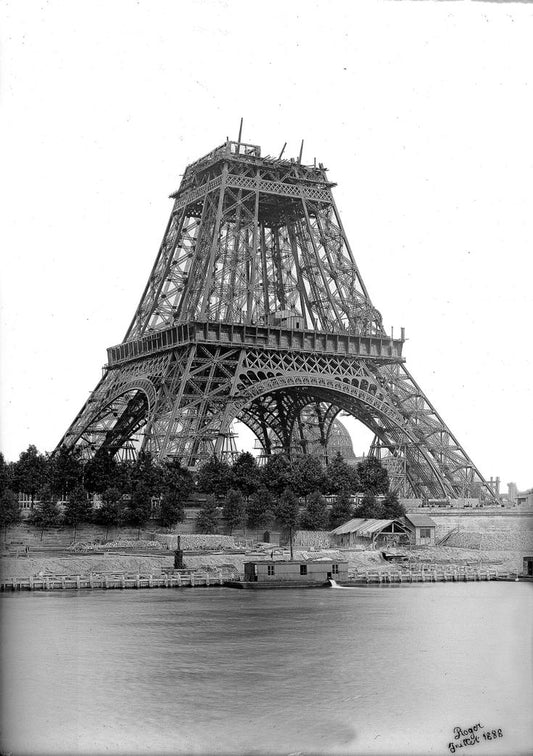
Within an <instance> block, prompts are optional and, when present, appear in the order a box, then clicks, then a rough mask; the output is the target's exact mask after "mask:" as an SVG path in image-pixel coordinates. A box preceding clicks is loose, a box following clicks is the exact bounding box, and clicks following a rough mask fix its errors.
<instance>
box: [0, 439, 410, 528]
mask: <svg viewBox="0 0 533 756" xmlns="http://www.w3.org/2000/svg"><path fill="white" fill-rule="evenodd" d="M19 492H24V494H26V496H27V497H29V498H30V502H31V506H30V514H29V517H28V522H29V523H30V524H32V525H34V526H36V527H38V528H39V529H41V533H42V532H43V531H44V530H46V529H49V528H54V527H58V526H59V527H61V526H66V527H70V528H73V529H74V531H75V530H76V528H77V526H78V525H80V524H81V523H95V524H98V525H100V526H103V527H105V528H106V529H109V528H114V527H118V526H120V525H129V526H133V527H137V528H139V529H140V528H143V527H144V526H145V525H146V523H147V522H148V521H149V520H151V519H154V517H155V518H156V519H157V520H158V522H159V524H160V525H161V526H162V527H163V528H168V529H169V530H170V529H172V528H174V527H175V526H176V525H177V524H178V523H180V522H182V521H183V519H184V517H185V511H184V510H185V507H186V506H187V504H188V503H189V505H190V504H191V496H192V495H193V494H195V493H197V494H204V495H205V496H204V497H202V500H201V502H200V504H198V503H197V504H196V506H200V511H199V514H198V518H197V521H196V530H197V532H200V533H216V532H218V531H219V529H220V528H221V514H222V520H223V526H224V527H225V529H226V530H227V531H229V532H230V533H231V532H232V531H233V530H235V529H237V528H242V527H249V528H250V529H259V528H272V526H273V525H274V523H277V525H278V526H280V527H283V528H287V529H296V528H298V527H300V528H302V529H305V530H325V529H332V528H335V527H337V525H340V524H341V523H343V522H346V521H347V520H349V519H350V518H351V517H376V518H380V517H390V518H393V517H398V516H400V515H401V514H403V513H404V509H403V507H402V506H401V504H400V503H399V501H398V498H397V496H396V494H394V493H389V478H388V474H387V471H386V470H385V469H384V468H383V467H382V466H381V464H380V462H379V460H377V459H375V458H373V457H367V458H366V459H364V460H363V461H362V462H360V463H359V464H358V465H357V466H356V467H354V466H351V465H348V464H347V463H346V462H345V461H344V460H343V458H342V456H341V455H340V454H337V455H336V456H335V457H334V459H333V460H332V461H331V462H330V463H329V464H328V465H326V466H324V465H323V464H322V462H321V461H320V459H318V458H316V457H311V456H298V457H296V458H294V459H289V458H288V457H286V456H284V455H283V454H278V455H273V456H271V457H269V458H268V460H267V462H266V463H265V464H264V465H262V466H259V465H258V464H257V462H256V460H255V458H254V457H253V456H252V455H251V454H249V453H248V452H244V453H243V454H240V455H239V456H238V457H237V458H236V459H235V461H234V462H233V464H228V463H226V462H224V461H221V460H219V459H216V458H212V459H210V460H208V461H207V462H205V463H204V464H203V465H202V466H201V467H200V468H199V470H198V471H197V472H196V473H195V474H192V473H191V472H190V471H189V470H187V469H185V468H184V467H182V466H181V465H180V464H179V462H177V461H166V462H157V461H156V460H154V459H153V457H152V456H151V455H150V454H148V453H141V454H139V456H138V457H137V459H136V460H135V461H132V462H122V461H118V460H116V459H114V458H113V457H111V456H110V455H109V454H107V453H105V452H99V453H97V454H96V455H95V456H94V457H93V458H92V459H91V460H88V461H84V460H82V459H81V456H80V454H79V452H78V451H77V450H76V449H74V450H72V451H68V452H67V451H66V450H65V449H61V450H60V451H59V452H57V453H56V454H54V455H50V454H41V453H39V452H38V450H37V449H36V447H35V446H29V447H28V449H27V450H26V451H24V452H22V453H21V454H20V457H19V459H18V460H17V461H16V462H6V461H5V460H4V457H3V456H2V454H0V526H1V527H3V528H4V530H5V532H7V527H9V526H10V525H14V524H16V523H17V522H19V520H20V519H21V509H20V504H19V496H18V493H19ZM95 495H96V496H95ZM355 495H358V496H357V499H358V503H357V504H355V505H354V503H353V502H354V496H355ZM326 496H327V497H328V498H329V500H330V502H332V503H331V504H330V505H328V503H327V501H326V498H325V497H326Z"/></svg>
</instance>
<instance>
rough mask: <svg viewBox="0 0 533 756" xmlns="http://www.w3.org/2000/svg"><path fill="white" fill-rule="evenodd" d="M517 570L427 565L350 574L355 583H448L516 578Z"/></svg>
mask: <svg viewBox="0 0 533 756" xmlns="http://www.w3.org/2000/svg"><path fill="white" fill-rule="evenodd" d="M517 577H519V575H518V573H517V572H503V571H500V570H497V569H490V568H487V569H477V568H473V567H453V568H452V569H449V568H448V569H446V570H443V569H442V567H440V568H439V567H436V566H435V567H425V568H424V569H422V570H421V569H418V570H417V569H411V570H401V571H400V570H390V571H389V570H388V571H387V572H384V571H375V572H371V571H366V572H362V573H361V572H360V573H358V574H357V575H356V576H354V577H352V576H349V582H350V583H353V584H358V585H361V584H368V583H447V582H468V581H478V580H515V579H516V578H517Z"/></svg>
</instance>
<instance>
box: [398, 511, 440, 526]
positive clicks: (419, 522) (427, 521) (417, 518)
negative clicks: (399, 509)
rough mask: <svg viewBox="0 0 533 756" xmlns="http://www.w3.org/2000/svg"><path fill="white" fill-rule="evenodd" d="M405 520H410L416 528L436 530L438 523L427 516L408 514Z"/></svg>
mask: <svg viewBox="0 0 533 756" xmlns="http://www.w3.org/2000/svg"><path fill="white" fill-rule="evenodd" d="M405 519H406V520H409V522H410V523H411V525H414V526H415V528H434V527H436V525H437V523H436V522H435V521H434V520H432V519H431V517H428V515H425V514H410V513H408V514H406V515H405Z"/></svg>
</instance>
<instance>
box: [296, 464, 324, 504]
mask: <svg viewBox="0 0 533 756" xmlns="http://www.w3.org/2000/svg"><path fill="white" fill-rule="evenodd" d="M326 480H327V478H326V473H325V471H324V468H323V467H322V463H321V462H320V460H319V459H318V457H313V456H310V455H301V456H299V457H296V459H295V460H294V461H293V462H292V465H291V477H290V488H292V490H293V491H294V493H295V494H296V495H297V496H303V497H305V498H306V499H307V496H308V495H309V494H310V493H311V492H312V491H321V490H322V489H323V488H324V486H325V484H326Z"/></svg>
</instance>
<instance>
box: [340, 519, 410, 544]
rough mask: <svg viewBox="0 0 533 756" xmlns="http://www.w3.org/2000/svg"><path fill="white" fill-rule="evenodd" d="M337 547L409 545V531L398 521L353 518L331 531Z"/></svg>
mask: <svg viewBox="0 0 533 756" xmlns="http://www.w3.org/2000/svg"><path fill="white" fill-rule="evenodd" d="M331 533H332V535H333V536H334V538H335V541H336V543H337V545H338V546H344V547H346V548H349V547H351V546H366V547H367V548H368V546H373V545H375V546H395V545H401V544H408V543H409V540H410V539H409V530H408V528H407V526H406V525H405V524H404V523H402V522H401V521H400V520H376V519H368V518H367V519H365V518H361V517H355V518H354V519H353V520H349V521H348V522H345V523H344V524H343V525H339V527H338V528H335V529H334V530H332V531H331Z"/></svg>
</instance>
